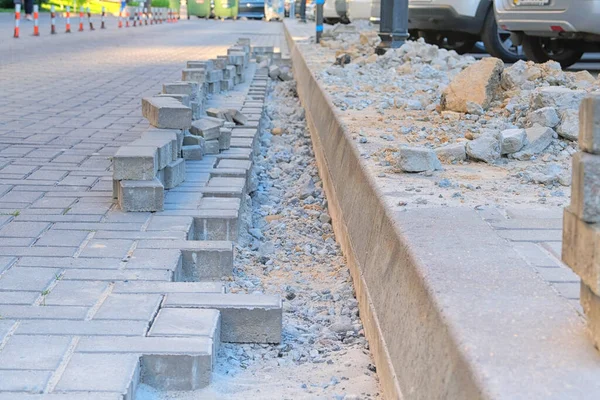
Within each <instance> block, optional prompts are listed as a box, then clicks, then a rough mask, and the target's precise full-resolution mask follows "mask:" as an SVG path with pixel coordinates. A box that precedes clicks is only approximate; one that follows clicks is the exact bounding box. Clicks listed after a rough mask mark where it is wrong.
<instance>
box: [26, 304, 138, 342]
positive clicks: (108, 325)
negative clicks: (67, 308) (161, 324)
mask: <svg viewBox="0 0 600 400" xmlns="http://www.w3.org/2000/svg"><path fill="white" fill-rule="evenodd" d="M40 308H44V307H40ZM147 327H148V323H147V322H146V321H127V320H122V321H108V320H94V321H69V320H60V319H56V317H55V318H54V319H52V320H49V321H45V322H44V323H43V324H40V323H39V321H30V320H27V321H21V324H20V325H19V327H18V328H17V331H16V332H15V334H16V335H59V336H61V335H75V336H143V335H144V334H145V333H146V329H147Z"/></svg>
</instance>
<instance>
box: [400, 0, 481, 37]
mask: <svg viewBox="0 0 600 400" xmlns="http://www.w3.org/2000/svg"><path fill="white" fill-rule="evenodd" d="M484 19H485V16H483V18H481V17H477V16H476V17H467V16H464V15H459V14H458V13H457V12H456V10H454V8H452V7H451V6H443V5H436V6H434V7H432V6H426V5H414V4H410V3H409V8H408V28H409V29H411V30H413V29H414V30H432V31H454V32H466V33H472V34H474V35H478V34H479V33H480V32H481V27H482V26H483V21H484Z"/></svg>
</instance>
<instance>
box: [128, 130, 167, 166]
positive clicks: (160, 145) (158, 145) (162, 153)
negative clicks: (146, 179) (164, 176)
mask: <svg viewBox="0 0 600 400" xmlns="http://www.w3.org/2000/svg"><path fill="white" fill-rule="evenodd" d="M176 140H177V139H176ZM128 147H154V148H155V149H157V155H158V157H157V161H158V169H163V168H164V167H166V166H167V164H168V163H170V162H171V161H173V142H172V140H171V138H168V137H163V138H149V137H143V138H141V139H137V140H134V141H133V142H131V143H129V145H128Z"/></svg>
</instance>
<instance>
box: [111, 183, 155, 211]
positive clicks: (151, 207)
mask: <svg viewBox="0 0 600 400" xmlns="http://www.w3.org/2000/svg"><path fill="white" fill-rule="evenodd" d="M163 204H164V186H163V185H162V183H161V182H159V181H158V180H157V179H156V178H155V179H154V180H152V181H121V182H120V189H119V205H120V207H121V209H122V210H123V211H135V212H137V211H161V210H162V209H163Z"/></svg>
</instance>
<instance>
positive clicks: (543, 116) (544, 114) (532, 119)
mask: <svg viewBox="0 0 600 400" xmlns="http://www.w3.org/2000/svg"><path fill="white" fill-rule="evenodd" d="M527 122H528V123H529V125H531V126H533V125H535V124H539V125H541V126H547V127H548V128H554V127H555V126H556V125H558V123H559V122H560V118H559V117H558V113H557V112H556V109H555V108H554V107H542V108H540V109H538V110H535V111H533V112H530V113H529V114H528V115H527Z"/></svg>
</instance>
